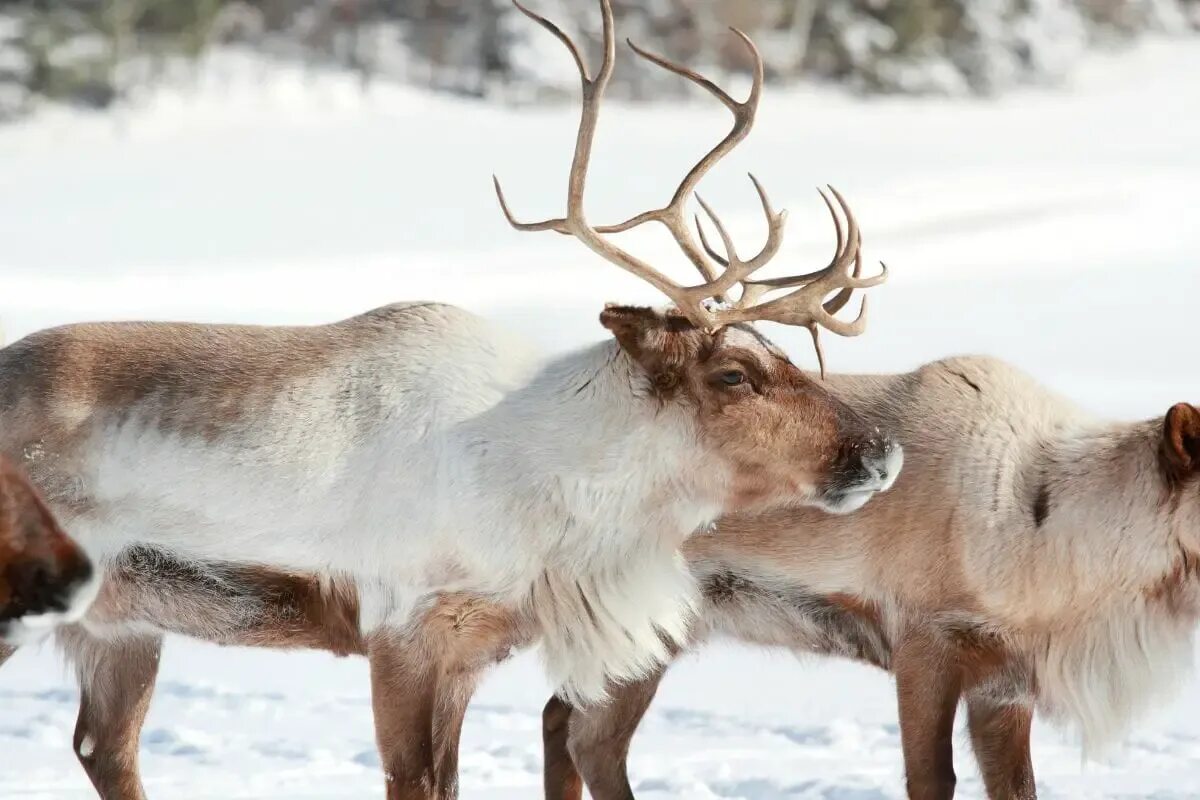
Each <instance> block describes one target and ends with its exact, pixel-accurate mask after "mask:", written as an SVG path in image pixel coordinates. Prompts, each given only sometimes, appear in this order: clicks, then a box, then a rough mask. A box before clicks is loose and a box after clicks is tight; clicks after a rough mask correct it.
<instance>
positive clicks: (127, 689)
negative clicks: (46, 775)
mask: <svg viewBox="0 0 1200 800" xmlns="http://www.w3.org/2000/svg"><path fill="white" fill-rule="evenodd" d="M59 635H60V638H61V641H62V643H63V646H64V649H66V651H67V653H68V656H69V657H70V658H71V660H72V661H74V662H75V665H76V670H77V672H78V675H79V685H80V701H79V720H78V722H77V723H76V725H75V740H74V743H75V754H76V755H77V756H78V758H79V763H80V764H82V765H83V768H84V770H85V771H86V772H87V775H88V777H89V778H90V779H91V781H92V785H93V786H95V787H96V792H97V793H98V794H99V795H100V797H101V798H103V800H145V797H146V793H145V790H143V789H142V782H141V778H140V777H139V774H138V740H139V737H140V735H141V731H142V724H143V723H144V722H145V719H146V712H147V711H148V710H149V708H150V698H151V696H152V695H153V694H154V682H155V679H156V678H157V677H158V659H159V654H160V653H161V651H162V637H160V636H137V637H133V636H131V637H128V638H122V639H119V640H116V641H102V640H99V639H96V638H94V637H92V636H90V635H88V634H87V633H85V632H83V631H82V630H80V629H78V628H67V629H64V630H63V631H62V632H61V633H60V634H59Z"/></svg>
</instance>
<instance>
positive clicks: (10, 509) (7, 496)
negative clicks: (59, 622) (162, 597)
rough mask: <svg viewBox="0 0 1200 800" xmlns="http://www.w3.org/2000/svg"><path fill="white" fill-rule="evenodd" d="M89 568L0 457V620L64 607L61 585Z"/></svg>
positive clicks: (27, 486)
mask: <svg viewBox="0 0 1200 800" xmlns="http://www.w3.org/2000/svg"><path fill="white" fill-rule="evenodd" d="M91 571H92V567H91V562H90V561H89V560H88V558H87V556H86V555H84V553H83V551H82V550H81V549H80V548H79V546H78V545H76V544H75V543H74V542H73V541H72V540H71V539H70V537H68V536H67V535H66V534H65V533H64V532H63V531H62V529H61V528H60V527H59V525H58V522H57V521H56V520H55V519H54V515H52V514H51V513H50V510H49V509H48V508H47V507H46V504H45V503H44V502H43V501H42V498H41V496H40V495H39V494H38V492H37V490H36V489H34V487H33V485H32V484H31V483H30V482H29V480H28V479H27V478H26V477H25V476H24V475H23V474H22V473H21V472H20V470H18V469H17V468H16V467H15V466H14V465H13V464H12V463H11V462H9V461H8V460H7V459H5V458H4V457H3V456H0V619H12V618H15V617H18V616H21V615H22V614H25V613H27V612H42V611H50V610H54V611H61V610H63V609H64V606H63V603H64V602H65V596H64V592H65V590H66V589H67V588H69V587H70V586H72V585H75V584H77V583H79V582H81V581H84V580H86V579H87V578H88V577H89V576H90V575H91Z"/></svg>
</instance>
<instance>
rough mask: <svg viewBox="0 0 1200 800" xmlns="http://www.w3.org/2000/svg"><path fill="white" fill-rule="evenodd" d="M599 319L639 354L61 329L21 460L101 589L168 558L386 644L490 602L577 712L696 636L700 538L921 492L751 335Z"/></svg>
mask: <svg viewBox="0 0 1200 800" xmlns="http://www.w3.org/2000/svg"><path fill="white" fill-rule="evenodd" d="M601 321H602V323H603V324H604V325H605V326H606V327H607V328H609V329H610V330H611V331H612V332H613V334H614V338H615V339H616V341H612V340H609V341H607V342H604V343H601V344H597V345H594V346H592V347H588V348H585V349H583V350H581V351H577V352H574V353H571V354H568V355H566V356H563V357H560V358H557V359H554V360H552V361H549V362H546V363H543V362H542V361H541V360H540V359H539V358H537V357H536V356H535V355H533V354H531V353H530V352H529V350H528V349H527V348H525V346H524V345H523V344H522V343H520V342H519V341H516V340H514V339H512V338H511V337H509V336H507V335H504V334H503V333H501V332H499V331H497V330H495V329H493V328H491V327H490V326H488V325H487V324H486V323H484V322H483V321H482V320H480V319H478V318H476V317H474V316H472V315H470V314H468V313H466V312H464V311H461V310H458V309H455V308H453V307H449V306H443V305H435V304H407V305H396V306H389V307H386V308H382V309H378V310H376V311H372V312H369V313H367V314H364V315H362V316H360V317H356V318H353V319H350V320H346V321H344V322H340V323H335V324H331V325H326V326H318V327H313V328H258V327H245V326H205V325H184V324H150V323H112V324H90V325H78V326H71V327H67V328H60V329H54V330H49V331H44V332H41V333H38V334H34V335H33V336H30V337H27V338H26V339H24V340H21V341H19V342H16V343H14V344H13V345H11V346H10V347H8V348H7V349H5V350H3V351H0V451H3V452H7V453H10V454H12V455H14V456H15V457H18V458H21V459H22V460H23V461H24V463H25V465H26V466H27V468H28V470H29V471H30V473H31V474H32V476H33V477H34V479H35V481H36V482H37V483H38V484H39V485H40V486H41V487H43V489H44V491H45V492H46V493H47V497H48V499H49V501H50V503H51V504H52V506H53V507H54V508H55V510H56V511H58V512H59V513H60V514H61V515H62V517H63V519H64V521H65V522H66V523H67V524H69V526H70V528H71V530H72V531H73V532H74V533H75V535H76V536H77V538H78V539H79V540H80V541H81V542H82V543H84V545H85V546H86V547H87V548H88V549H89V551H90V552H91V553H92V555H93V556H94V557H95V559H96V560H97V561H98V562H99V563H100V564H102V565H107V564H111V563H114V562H115V560H116V559H118V557H119V556H120V554H121V553H123V552H124V551H125V550H126V549H128V548H130V547H149V548H153V549H157V550H160V551H164V552H168V553H170V554H172V557H174V558H176V559H179V560H182V561H185V562H186V561H195V562H212V561H224V562H242V563H257V564H262V565H265V566H269V567H270V568H272V569H274V570H277V571H281V572H297V571H300V572H305V573H311V574H322V575H331V576H338V577H339V579H341V580H345V581H348V582H349V583H350V585H352V586H353V588H354V590H355V593H356V596H357V598H358V602H359V616H360V620H361V625H362V630H363V633H364V634H367V635H370V634H372V633H373V632H375V631H378V630H383V629H388V630H399V631H402V630H404V629H405V628H406V626H408V625H410V624H411V623H412V622H413V620H414V612H415V611H416V610H417V609H418V608H420V607H422V605H423V604H424V603H426V602H427V600H426V598H428V597H430V596H432V595H434V594H456V593H468V594H471V595H474V596H480V597H486V598H488V599H489V601H490V602H494V603H496V604H498V605H500V606H503V607H506V608H509V609H511V610H512V611H513V613H515V614H518V615H522V616H525V615H527V616H528V617H529V618H531V619H532V620H533V621H534V622H535V624H536V637H535V638H538V639H540V641H541V643H542V646H543V651H544V654H545V659H546V663H547V666H548V669H549V672H550V674H551V677H552V679H553V680H554V681H555V683H556V684H558V685H560V686H561V687H562V691H563V692H564V693H565V694H566V695H568V696H571V697H574V698H576V699H581V700H586V699H595V698H597V697H600V696H602V695H603V692H604V687H605V683H606V680H608V679H618V680H619V679H628V678H633V677H637V676H639V675H641V674H644V673H645V671H646V670H647V669H649V668H650V667H652V666H653V665H654V664H656V663H658V662H660V661H661V660H662V659H663V658H664V657H665V656H666V651H665V650H664V647H663V644H662V639H663V636H664V635H665V636H666V638H667V639H668V640H679V639H681V638H682V637H683V636H684V632H685V631H686V629H687V626H688V622H689V620H690V617H691V614H692V611H693V608H694V598H695V595H694V584H693V582H692V579H691V576H690V573H689V572H688V571H687V569H686V568H685V566H684V564H683V562H682V560H681V559H680V558H679V556H678V553H677V550H678V547H679V546H680V544H681V543H682V542H683V540H684V539H685V538H686V537H687V536H688V535H689V534H691V533H692V532H693V531H694V530H696V529H698V528H702V527H704V526H706V525H707V524H708V523H710V522H711V521H712V520H714V519H716V518H717V517H718V516H719V515H720V514H721V513H723V512H725V511H728V510H732V509H735V508H748V509H749V508H756V507H764V506H769V505H773V504H778V503H810V504H814V505H822V506H824V507H829V508H833V509H835V510H851V509H853V508H856V507H858V506H860V505H861V504H862V503H864V502H865V501H866V499H867V498H868V497H870V496H871V494H872V493H874V492H875V491H877V490H880V489H884V488H886V487H887V486H888V485H890V483H891V481H892V480H894V479H895V474H896V471H897V470H898V468H899V449H898V448H895V447H893V446H892V443H891V442H890V440H888V439H887V438H886V437H885V436H884V435H882V434H880V433H879V432H878V431H876V430H874V429H873V428H869V427H867V426H866V425H865V424H864V423H863V422H862V420H861V419H859V418H858V417H857V416H855V415H854V414H853V413H852V412H850V411H849V410H848V409H847V408H846V407H844V406H843V405H841V404H839V403H838V402H837V401H835V400H834V399H833V398H832V397H831V396H830V395H829V394H828V393H827V392H825V391H824V389H823V388H822V387H820V386H819V385H817V384H816V383H814V382H813V381H811V380H810V379H808V378H807V377H805V376H804V375H803V374H802V373H800V371H799V370H797V369H796V368H795V367H794V366H793V365H791V364H790V363H789V362H788V361H787V359H786V358H785V357H783V356H782V354H781V353H780V352H779V351H778V350H776V349H775V348H774V347H772V346H771V345H770V344H769V343H767V342H766V341H765V340H763V339H762V337H760V336H759V335H758V334H757V333H755V332H754V331H753V330H752V329H750V328H743V327H737V328H726V329H723V330H722V331H718V332H716V333H711V332H706V331H701V330H697V329H695V328H693V327H691V326H690V325H689V324H687V323H686V321H684V320H682V318H680V317H678V316H674V315H670V314H662V313H660V312H656V311H651V310H649V309H628V308H612V309H608V310H606V311H605V313H604V315H602V320H601ZM734 371H736V372H738V373H739V374H741V375H742V376H743V377H744V381H742V382H740V383H739V384H737V385H728V384H726V383H724V382H723V380H722V376H724V375H726V374H727V373H729V372H734Z"/></svg>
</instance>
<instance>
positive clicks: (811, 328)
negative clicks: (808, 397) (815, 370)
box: [805, 322, 825, 380]
mask: <svg viewBox="0 0 1200 800" xmlns="http://www.w3.org/2000/svg"><path fill="white" fill-rule="evenodd" d="M805 327H806V328H808V332H809V334H811V335H812V343H813V350H815V351H816V352H817V366H818V367H820V369H821V380H825V351H824V350H823V349H821V329H820V328H818V327H817V324H816V323H815V322H810V323H809V324H808V325H806V326H805Z"/></svg>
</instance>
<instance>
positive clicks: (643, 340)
mask: <svg viewBox="0 0 1200 800" xmlns="http://www.w3.org/2000/svg"><path fill="white" fill-rule="evenodd" d="M600 324H601V325H603V326H604V327H605V328H608V329H609V330H610V331H612V334H613V336H614V337H616V340H617V343H618V344H620V345H621V349H622V350H624V351H625V352H626V353H627V354H628V355H629V357H630V358H632V359H633V360H634V361H636V362H637V363H638V364H639V365H641V367H642V368H643V369H644V370H646V372H647V373H648V374H649V375H650V377H651V379H652V380H654V381H655V383H656V384H659V383H662V382H664V381H665V382H668V383H669V382H670V381H671V380H672V379H671V377H670V376H672V375H674V373H675V372H676V371H677V369H678V367H679V366H681V365H682V363H683V361H684V358H685V357H686V354H687V350H688V342H687V341H685V337H684V332H685V331H689V330H695V328H694V327H693V326H692V325H691V323H690V322H688V321H687V318H686V317H683V316H680V315H678V314H672V313H669V312H668V313H665V314H664V313H663V312H661V311H657V310H655V309H653V308H645V307H642V306H618V305H610V306H606V307H605V308H604V310H603V311H601V312H600ZM660 388H668V387H665V386H664V387H660Z"/></svg>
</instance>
